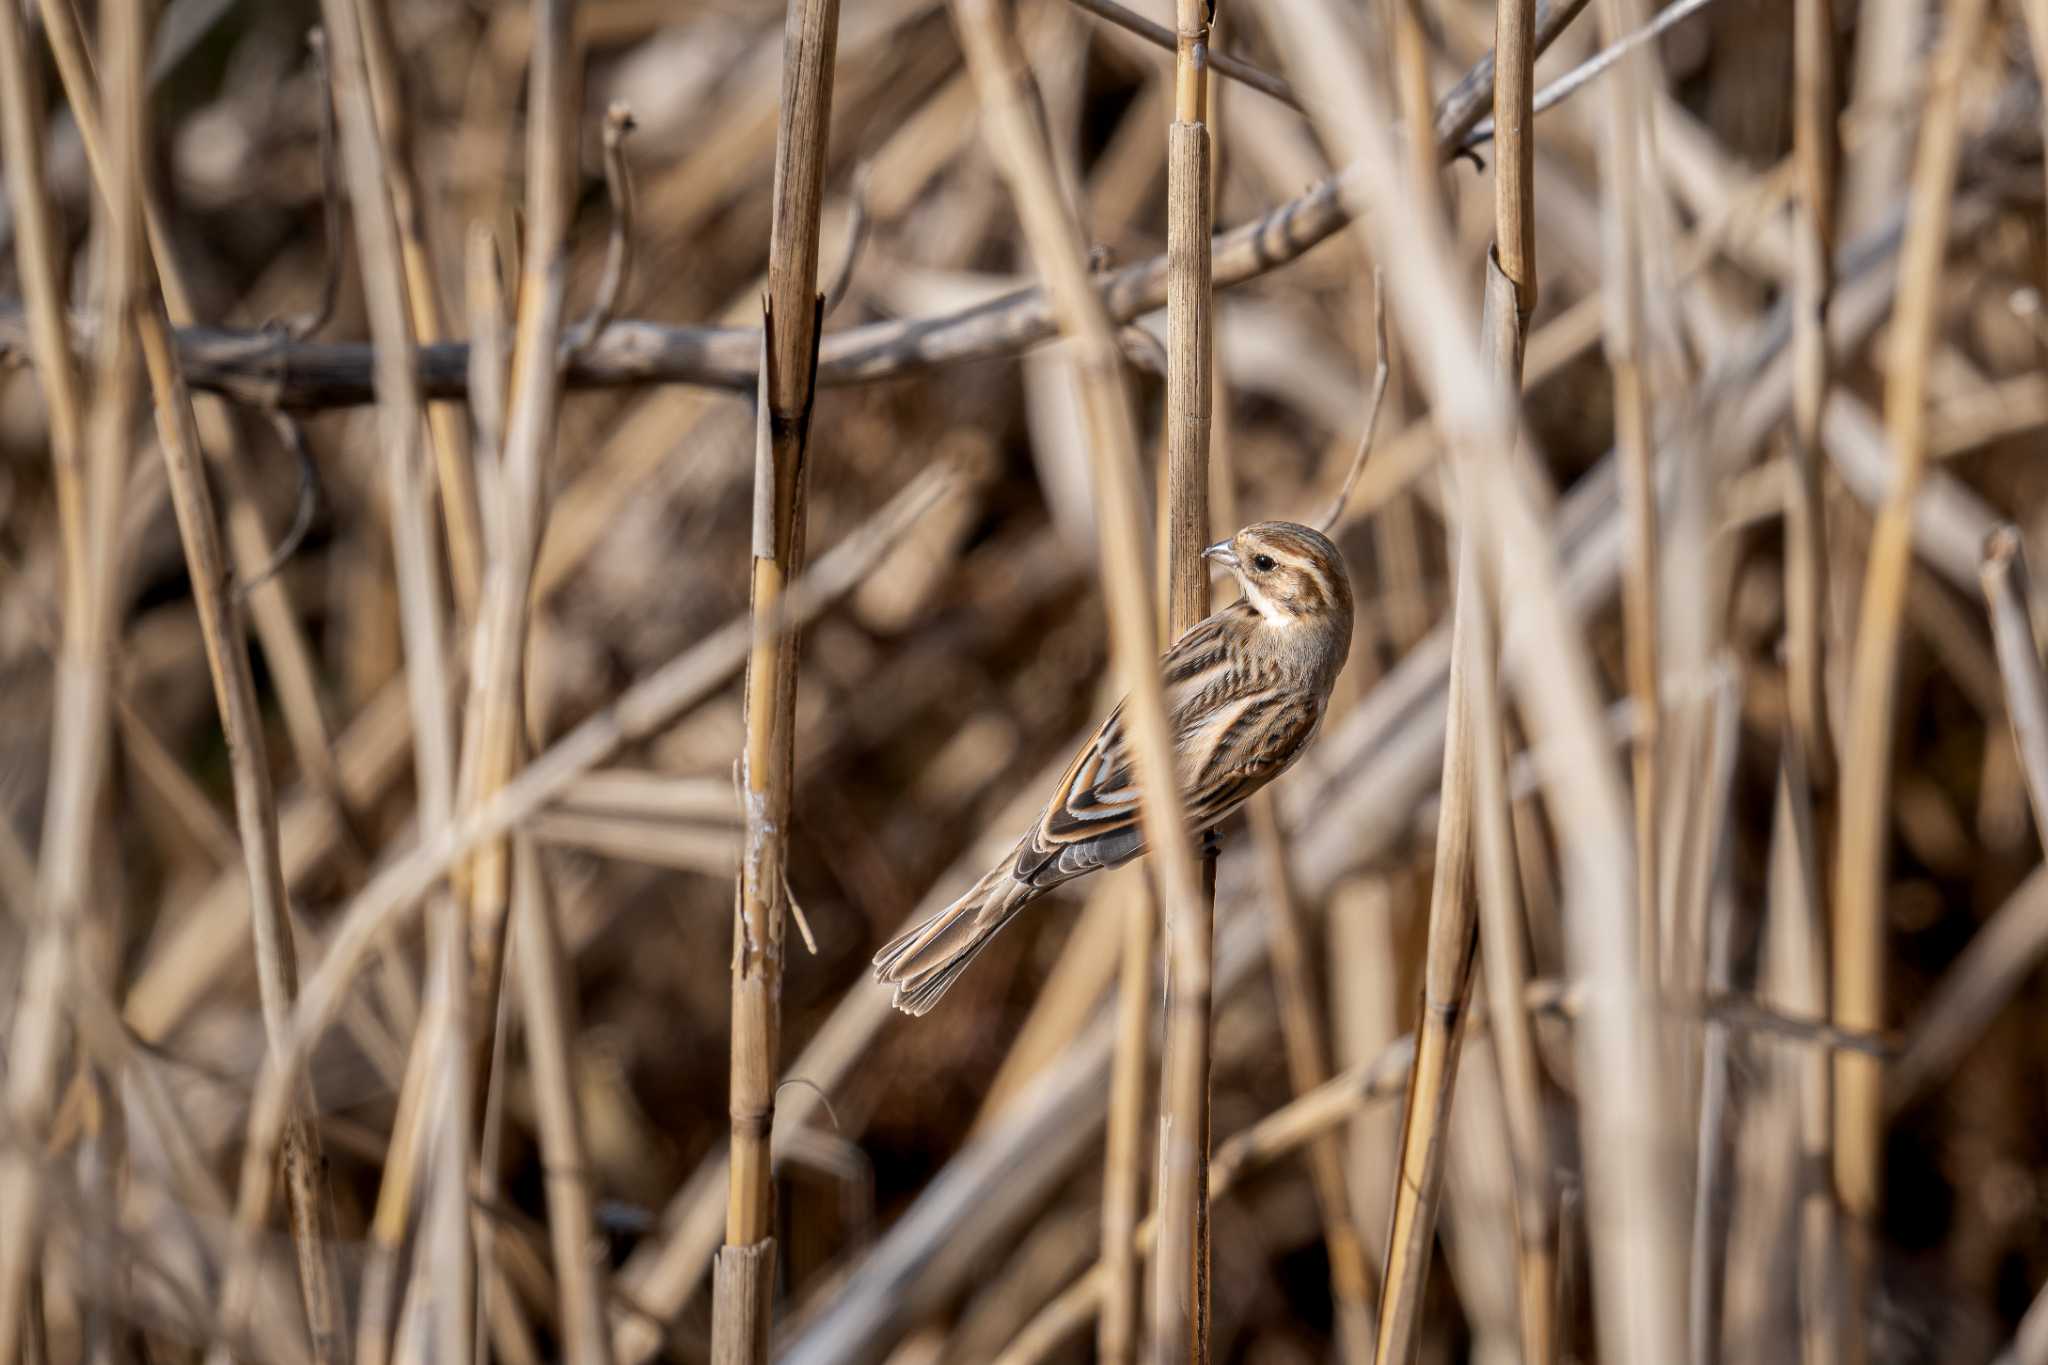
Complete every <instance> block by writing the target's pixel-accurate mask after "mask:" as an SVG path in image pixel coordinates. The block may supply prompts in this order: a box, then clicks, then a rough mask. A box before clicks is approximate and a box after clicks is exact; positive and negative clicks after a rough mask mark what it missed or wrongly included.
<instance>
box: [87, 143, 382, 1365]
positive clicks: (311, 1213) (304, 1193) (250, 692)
mask: <svg viewBox="0 0 2048 1365" xmlns="http://www.w3.org/2000/svg"><path fill="white" fill-rule="evenodd" d="M103 189H104V190H105V191H106V192H107V193H108V194H109V195H110V196H111V195H120V196H122V197H128V196H134V197H135V198H136V205H137V207H136V214H137V221H140V211H139V210H140V198H139V195H137V194H136V191H135V188H134V185H133V183H132V182H131V184H130V185H129V186H128V187H127V188H126V189H125V190H123V189H122V188H121V187H118V186H113V185H109V186H105V187H103ZM152 292H153V291H152ZM135 329H136V334H137V336H138V338H139V339H140V342H141V347H142V355H143V362H144V364H145V366H146V367H147V369H148V373H149V383H150V388H151V390H152V392H153V394H154V397H155V407H156V429H157V443H158V445H159V447H160V448H161V449H162V451H163V457H164V466H165V469H166V471H167V473H168V475H169V479H170V485H171V498H172V502H173V504H174V506H175V508H176V511H177V518H178V531H179V538H180V540H181V541H182V543H183V545H184V549H185V563H186V567H187V570H188V572H189V574H190V576H191V582H192V597H193V603H194V605H195V607H196V608H197V611H198V615H199V628H200V633H201V636H202V638H203V640H204V643H205V649H206V662H207V670H208V672H209V673H210V674H211V675H212V678H213V689H214V704H215V706H216V707H217V708H218V710H219V713H220V719H221V731H222V734H223V736H224V738H225V740H226V743H227V752H228V764H229V769H230V775H231V778H232V782H233V787H234V794H235V826H236V830H237V832H238V833H239V834H240V836H241V853H242V864H243V869H244V872H245V874H246V875H247V877H248V879H249V908H250V928H251V931H252V934H253V937H254V940H255V943H254V949H255V955H256V979H257V986H258V993H259V995H260V996H261V999H262V1008H263V1022H264V1034H265V1037H266V1038H267V1040H268V1041H269V1044H270V1046H271V1047H273V1048H275V1047H276V1046H278V1045H279V1044H280V1043H281V1042H282V1040H283V1034H284V1029H285V1021H286V1019H287V1018H288V1017H289V1015H290V1012H291V1007H292V1004H293V1001H294V1000H295V999H296V997H297V995H298V984H299V967H298V952H297V948H296V946H295V945H294V943H293V935H292V920H291V902H290V898H289V896H288V895H287V893H286V891H285V882H284V866H283V862H282V859H281V856H280V854H279V850H278V827H277V793H276V789H275V788H274V786H273V785H272V781H271V775H270V760H269V757H268V754H267V753H266V745H265V742H264V735H263V716H262V711H261V708H260V706H259V704H258V702H257V698H256V683H255V677H254V675H253V673H252V672H251V669H250V662H249V648H248V641H247V639H246V637H245V636H244V634H243V629H242V620H241V615H240V612H239V611H238V610H237V607H236V603H235V599H234V591H233V576H232V574H231V572H230V570H229V568H228V563H227V556H226V552H225V550H224V548H223V546H222V544H221V537H220V525H219V521H218V513H217V512H216V510H215V507H214V502H213V494H212V491H211V490H210V489H209V488H208V486H207V481H206V471H205V457H204V455H203V454H202V452H201V450H200V445H199V430H198V424H197V422H196V421H195V419H194V417H193V413H192V401H191V396H190V394H188V393H187V392H186V390H185V386H184V381H183V378H182V377H181V376H180V375H179V373H178V368H177V353H176V351H175V350H174V349H173V346H172V343H171V334H170V326H169V323H168V321H167V319H166V318H165V316H164V313H163V309H162V304H161V302H160V300H159V299H158V298H156V297H154V296H150V297H144V298H140V299H138V300H137V303H136V313H135ZM318 1119H319V1111H318V1107H317V1105H316V1104H315V1102H314V1099H313V1093H312V1087H311V1086H307V1087H304V1088H303V1089H302V1091H301V1093H300V1096H299V1112H298V1113H297V1114H295V1115H294V1116H293V1118H292V1119H291V1121H290V1123H289V1124H288V1126H287V1127H286V1130H285V1135H284V1179H285V1191H286V1198H287V1200H288V1202H289V1205H290V1210H291V1227H292V1241H293V1243H294V1245H295V1247H296V1248H297V1251H298V1260H299V1285H300V1293H301V1295H302V1297H303V1300H304V1304H305V1310H306V1326H307V1330H308V1332H309V1333H310V1334H311V1336H312V1342H313V1358H314V1360H315V1361H317V1362H319V1363H320V1365H333V1362H336V1361H340V1360H343V1359H346V1358H347V1356H348V1354H349V1350H348V1330H347V1318H346V1313H345V1310H344V1309H343V1306H342V1302H341V1266H340V1261H339V1258H338V1256H337V1255H336V1252H335V1248H334V1245H333V1239H334V1208H333V1203H332V1199H331V1196H330V1195H329V1192H328V1190H327V1181H326V1158H325V1157H324V1156H323V1155H322V1152H321V1144H320V1135H319V1127H318Z"/></svg>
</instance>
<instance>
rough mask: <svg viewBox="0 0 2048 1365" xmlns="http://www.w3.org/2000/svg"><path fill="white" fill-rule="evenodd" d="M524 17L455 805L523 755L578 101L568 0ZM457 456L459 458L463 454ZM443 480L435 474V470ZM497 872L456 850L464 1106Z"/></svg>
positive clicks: (494, 851) (507, 773) (498, 954)
mask: <svg viewBox="0 0 2048 1365" xmlns="http://www.w3.org/2000/svg"><path fill="white" fill-rule="evenodd" d="M533 17H534V45H533V58H532V67H531V71H530V73H529V77H528V91H529V94H528V113H527V119H526V213H525V233H524V235H523V251H524V257H523V259H522V261H521V263H520V272H519V273H520V282H519V293H518V315H517V321H516V322H515V324H514V328H513V338H512V360H511V373H510V380H509V387H508V389H507V392H506V398H505V402H506V406H505V408H504V410H503V411H504V426H503V432H504V447H503V449H502V450H493V451H492V452H491V455H492V457H493V459H492V464H491V468H492V471H493V473H494V475H495V477H494V478H493V479H492V480H491V487H490V488H489V489H488V496H489V497H490V499H491V507H492V509H493V515H491V516H490V517H488V518H487V519H486V520H485V521H484V531H485V545H484V562H483V579H482V583H481V587H480V592H481V596H479V597H477V598H475V599H474V601H475V607H476V610H475V622H476V629H475V635H474V638H473V640H472V643H471V649H470V660H471V663H470V672H469V697H468V704H467V705H466V706H465V708H464V714H463V745H462V765H461V774H460V782H459V789H458V793H457V795H458V799H459V801H460V804H461V808H462V809H465V810H467V809H471V808H473V807H475V806H476V805H478V804H479V803H480V802H482V801H484V800H486V799H487V798H489V797H490V796H492V795H493V794H495V793H496V792H497V790H498V789H499V788H500V787H502V786H504V785H505V782H506V781H507V780H508V779H509V778H510V777H511V775H512V773H513V772H514V771H516V770H517V768H518V765H519V761H520V759H521V758H522V757H523V756H524V747H525V746H524V739H525V734H524V731H525V726H524V724H523V721H524V718H525V700H526V687H525V674H526V657H527V651H528V644H529V641H530V638H531V636H530V633H529V627H530V623H531V617H530V615H529V604H530V599H531V598H532V595H533V567H534V556H535V554H536V553H537V552H538V551H539V549H540V539H541V533H542V530H543V528H544V525H545V520H544V512H545V507H544V504H543V501H542V497H541V495H542V492H543V491H544V489H545V488H546V484H547V475H546V468H547V463H548V459H549V456H550V454H551V452H552V451H553V450H554V446H555V430H556V426H557V424H558V421H559V416H560V409H561V396H562V378H561V376H562V364H561V354H562V336H563V331H564V326H565V324H564V316H565V312H566V306H567V305H566V300H565V297H564V295H565V292H566V289H567V281H568V275H569V262H568V254H569V220H570V215H571V213H572V211H573V206H574V204H575V196H576V185H577V173H576V125H577V114H578V112H579V111H580V110H581V108H582V105H583V95H582V86H583V80H582V74H583V73H582V53H581V50H580V49H579V48H578V46H577V42H576V33H575V6H574V5H573V4H572V3H570V0H541V3H538V4H536V5H535V6H534V11H533ZM373 89H374V83H373ZM416 311H417V310H416ZM492 425H493V426H495V425H496V423H495V422H494V423H492ZM463 463H464V464H465V466H466V465H467V457H466V454H465V457H464V460H463ZM443 488H444V491H445V490H446V488H447V485H446V480H445V479H444V480H443ZM478 506H479V507H481V504H478ZM450 524H451V526H452V525H453V520H452V518H451V523H450ZM510 873H511V850H510V849H509V848H508V846H507V844H506V842H505V841H503V840H494V841H492V842H489V843H486V844H485V845H483V846H482V847H481V848H479V849H478V850H477V852H476V854H475V856H474V857H472V858H471V859H470V861H469V864H468V876H467V877H466V878H461V879H459V882H458V884H460V885H462V889H463V891H464V892H465V893H466V897H467V902H468V903H467V907H466V910H467V914H466V921H467V926H468V927H467V930H466V932H467V934H468V937H469V948H468V956H469V965H468V973H467V984H466V986H465V989H466V990H467V992H468V997H469V1019H468V1025H469V1030H468V1032H469V1036H468V1039H467V1041H466V1043H465V1045H466V1046H467V1047H469V1049H470V1051H471V1054H472V1061H473V1066H474V1086H475V1089H474V1092H473V1094H474V1101H473V1102H474V1103H475V1104H476V1105H477V1112H481V1105H482V1097H483V1094H484V1091H485V1089H486V1088H487V1086H488V1081H489V1075H490V1070H491V1062H490V1058H491V1037H492V1034H493V1032H494V1028H495V1022H496V1020H497V1017H498V998H499V993H500V990H501V988H502V983H503V978H504V941H505V920H506V916H507V914H508V912H509V909H510V905H511V888H510Z"/></svg>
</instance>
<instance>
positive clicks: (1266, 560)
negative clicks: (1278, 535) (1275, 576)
mask: <svg viewBox="0 0 2048 1365" xmlns="http://www.w3.org/2000/svg"><path fill="white" fill-rule="evenodd" d="M1252 567H1253V568H1254V569H1257V570H1258V571H1259V572H1260V573H1271V572H1273V556H1271V555H1253V556H1252Z"/></svg>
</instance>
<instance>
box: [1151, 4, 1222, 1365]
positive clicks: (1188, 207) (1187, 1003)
mask: <svg viewBox="0 0 2048 1365" xmlns="http://www.w3.org/2000/svg"><path fill="white" fill-rule="evenodd" d="M1175 15H1176V20H1177V33H1176V42H1175V46H1174V66H1173V124H1172V126H1171V127H1170V128H1168V129H1167V139H1166V257H1167V294H1166V541H1167V543H1166V546H1165V547H1164V548H1165V551H1166V556H1167V566H1168V570H1167V582H1166V598H1167V612H1166V632H1165V638H1166V639H1168V640H1174V639H1178V638H1179V637H1180V635H1181V633H1182V632H1184V631H1186V630H1187V629H1189V628H1190V627H1191V626H1193V625H1194V624H1195V623H1196V622H1198V621H1200V620H1201V619H1202V618H1203V617H1205V616H1207V615H1208V614H1209V572H1208V565H1207V563H1206V562H1204V560H1203V559H1202V547H1203V546H1205V545H1207V544H1208V543H1209V421H1210V412H1211V409H1212V407H1213V402H1214V396H1213V393H1212V391H1211V385H1212V381H1213V379H1214V377H1215V362H1214V359H1213V356H1212V353H1211V341H1210V326H1211V318H1210V313H1211V308H1212V306H1213V302H1214V299H1213V294H1214V287H1213V283H1212V281H1211V278H1210V270H1209V225H1210V219H1211V217H1212V216H1213V214H1212V208H1211V186H1210V183H1209V175H1210V170H1211V157H1210V154H1209V25H1210V22H1211V20H1212V19H1213V17H1214V9H1213V0H1178V3H1177V4H1176V7H1175ZM1215 893H1216V864H1215V860H1214V859H1213V858H1212V859H1209V860H1207V862H1206V863H1205V865H1204V867H1203V870H1202V886H1201V889H1200V893H1199V894H1198V895H1197V896H1196V897H1194V898H1193V899H1192V900H1191V901H1189V902H1188V903H1187V904H1186V905H1184V906H1183V905H1176V904H1171V903H1170V904H1169V907H1168V914H1167V916H1166V920H1165V926H1166V961H1167V973H1166V1044H1165V1048H1164V1050H1163V1055H1162V1056H1161V1058H1160V1085H1159V1176H1158V1190H1159V1209H1160V1217H1161V1220H1162V1222H1161V1226H1162V1228H1163V1229H1164V1230H1165V1233H1166V1235H1165V1236H1164V1237H1163V1238H1162V1240H1161V1245H1160V1254H1159V1255H1158V1256H1157V1257H1156V1258H1155V1259H1154V1260H1153V1263H1152V1359H1153V1360H1155V1361H1158V1362H1160V1365H1166V1363H1167V1362H1171V1361H1181V1360H1193V1361H1197V1362H1200V1361H1206V1360H1207V1359H1208V1358H1209V1140H1210V1134H1209V1047H1210V1037H1209V1028H1210V1022H1211V1020H1210V1002H1209V990H1210V987H1209V982H1210V974H1211V965H1212V964H1211V958H1212V956H1213V954H1214V950H1215V940H1216V934H1215V928H1216V926H1215V917H1216V907H1215ZM1190 1233H1191V1235H1188V1234H1190ZM1188 1305H1191V1306H1192V1307H1191V1311H1190V1308H1189V1307H1188Z"/></svg>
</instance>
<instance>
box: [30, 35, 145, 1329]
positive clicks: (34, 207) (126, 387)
mask: <svg viewBox="0 0 2048 1365" xmlns="http://www.w3.org/2000/svg"><path fill="white" fill-rule="evenodd" d="M7 8H8V13H7V14H6V16H5V17H4V18H0V87H4V89H0V120H4V126H0V132H4V138H5V153H6V163H7V165H6V175H7V187H8V200H9V203H11V204H12V205H14V206H15V214H16V219H15V225H16V237H15V259H16V261H17V263H18V265H19V267H20V270H21V275H22V281H23V291H24V293H25V294H26V296H27V297H28V300H29V308H30V319H29V320H30V329H31V331H30V335H31V338H32V340H33V344H34V347H35V351H36V353H37V361H38V364H39V365H42V366H44V367H46V368H44V369H43V370H42V374H43V376H44V387H43V392H44V396H45V401H46V403H47V404H48V406H49V410H50V454H51V460H52V466H53V467H52V471H51V472H52V480H53V482H54V484H55V485H56V491H57V509H58V518H57V520H58V533H59V536H60V538H61V547H60V554H61V555H62V564H63V572H62V600H63V610H64V614H63V633H62V639H61V642H60V645H59V648H58V651H57V655H56V675H55V698H56V714H55V717H54V720H53V733H52V736H51V752H50V782H49V788H48V791H47V793H46V795H45V798H44V815H43V845H42V851H41V853H42V856H41V863H40V886H39V888H38V890H39V893H40V895H39V899H40V902H41V906H42V912H41V914H40V915H39V916H38V917H37V919H36V921H35V922H34V924H33V925H32V926H31V928H30V931H29V939H28V947H27V953H26V957H25V959H24V962H23V965H22V971H21V987H20V995H19V1004H18V1005H17V1006H16V1009H15V1013H14V1017H13V1022H12V1026H11V1029H10V1037H9V1039H8V1042H7V1079H6V1117H7V1120H8V1122H9V1124H10V1125H12V1126H13V1127H15V1128H16V1129H17V1130H18V1131H19V1132H20V1133H21V1134H22V1135H23V1136H24V1138H25V1139H26V1141H25V1143H24V1144H23V1145H22V1146H19V1147H17V1146H16V1145H15V1144H13V1143H9V1144H7V1145H6V1149H5V1151H4V1152H0V1206H4V1207H5V1208H6V1209H7V1210H8V1216H7V1218H6V1219H4V1220H0V1365H14V1362H15V1361H17V1360H19V1359H22V1358H24V1356H26V1355H27V1354H28V1353H29V1352H32V1351H33V1352H37V1353H40V1351H41V1349H42V1347H41V1345H40V1343H41V1342H43V1341H45V1340H46V1339H47V1333H46V1331H45V1328H44V1324H43V1301H42V1293H41V1276H40V1272H39V1262H40V1259H41V1258H40V1251H41V1246H42V1214H43V1207H42V1201H43V1177H42V1171H41V1161H40V1159H39V1157H40V1149H41V1145H42V1144H41V1137H42V1134H43V1132H44V1130H45V1129H46V1128H47V1126H48V1124H49V1121H50V1116H51V1113H52V1111H53V1109H54V1108H55V1105H56V1099H57V1092H58V1088H59V1086H60V1085H61V1083H62V1075H63V1070H64V1053H65V1032H66V1030H65V1021H64V1015H65V1000H66V997H67V995H68V994H70V993H71V991H72V989H73V981H74V979H75V977H76V976H78V975H82V974H84V973H87V972H90V971H91V970H92V963H93V956H92V955H91V954H90V953H87V952H85V951H83V945H84V942H85V940H86V939H87V937H88V935H89V933H90V931H91V926H90V924H89V923H88V916H89V915H91V914H92V897H93V881H94V879H93V876H92V844H93V834H94V831H95V829H96V828H97V827H98V823H99V821H98V812H99V806H100V801H101V795H102V792H103V790H104V787H105V783H106V775H107V766H108V749H109V747H110V745H109V742H108V726H109V704H108V696H109V691H110V688H109V682H108V677H107V670H108V663H109V659H108V644H109V642H110V640H111V639H112V637H113V631H114V622H113V620H112V619H111V618H112V617H113V615H114V603H115V601H116V578H117V574H118V566H119V564H120V548H119V543H118V538H117V537H116V536H115V535H114V534H113V531H114V527H115V525H116V522H115V514H116V512H117V506H118V503H119V495H120V490H121V486H122V483H123V480H124V476H125V474H126V471H127V467H128V453H129V452H128V441H129V425H128V423H129V415H130V413H129V409H130V405H131V404H132V402H133V400H134V396H135V349H134V345H133V341H132V334H131V333H130V331H129V329H128V327H127V319H128V316H129V313H130V306H131V301H132V299H133V298H134V296H135V295H136V293H137V292H138V291H139V289H140V284H141V273H142V263H141V259H140V258H141V255H142V246H141V241H140V239H141V235H142V230H141V224H140V223H131V222H129V221H128V219H127V216H126V214H125V213H124V212H122V211H121V210H125V209H126V208H127V207H128V205H127V203H126V201H123V203H122V204H121V205H119V206H117V209H116V212H115V213H114V215H113V216H112V217H111V218H107V219H103V220H102V223H103V234H102V235H103V240H104V241H105V242H106V243H107V254H106V257H105V265H104V273H103V275H102V277H101V279H100V289H101V297H100V299H99V307H98V317H99V322H100V326H101V328H102V330H101V332H100V337H99V344H100V351H99V356H98V360H97V364H96V366H95V373H94V381H95V382H94V386H93V406H92V411H91V413H90V424H89V425H87V423H86V421H85V418H84V415H83V414H82V409H81V403H82V399H81V397H80V394H79V390H78V386H77V384H76V383H75V378H74V371H73V370H72V368H71V353H70V345H69V341H68V339H67V337H66V318H65V315H64V311H63V309H64V299H65V290H64V271H63V259H64V258H63V252H62V246H61V242H60V239H59V238H58V236H57V233H56V226H55V223H54V222H53V221H52V217H51V214H50V211H49V205H50V202H51V201H50V199H49V197H48V185H47V180H46V178H45V176H44V163H43V126H42V125H43V121H42V96H41V93H40V88H39V87H40V82H38V81H37V80H36V76H35V73H36V71H37V64H36V63H35V62H34V61H33V60H32V58H31V56H30V54H29V52H28V50H27V40H26V35H25V33H24V31H23V26H22V23H21V16H20V12H19V11H18V10H17V9H15V8H14V7H13V6H8V7H7ZM139 11H140V7H139V6H138V5H134V4H119V5H114V6H112V7H110V9H109V11H108V13H107V16H106V18H105V20H104V22H103V29H102V37H103V40H104V43H105V49H106V50H105V51H104V52H103V53H102V59H103V66H102V69H103V70H105V71H107V72H108V73H109V79H110V80H111V79H117V78H118V77H120V76H123V75H131V74H132V75H133V76H134V78H135V80H136V81H137V82H138V83H139V81H140V75H139V72H140V66H141V61H142V55H141V48H142V36H141V32H140V29H141V22H142V18H141V14H140V12H139ZM137 93H138V92H137V89H136V87H135V86H132V85H130V86H123V87H121V88H119V89H117V90H116V91H115V92H114V94H113V97H112V99H111V101H110V103H111V105H112V107H113V108H115V109H116V110H118V111H119V114H120V118H119V122H118V126H117V128H116V134H115V145H114V147H113V148H112V149H111V154H112V155H113V156H115V157H116V158H118V159H119V161H120V164H121V166H122V167H123V168H124V169H128V170H129V171H131V172H133V170H134V169H135V168H136V167H138V166H139V165H140V164H141V146H140V142H141V112H140V110H139V108H138V107H137V103H138V101H137Z"/></svg>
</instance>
